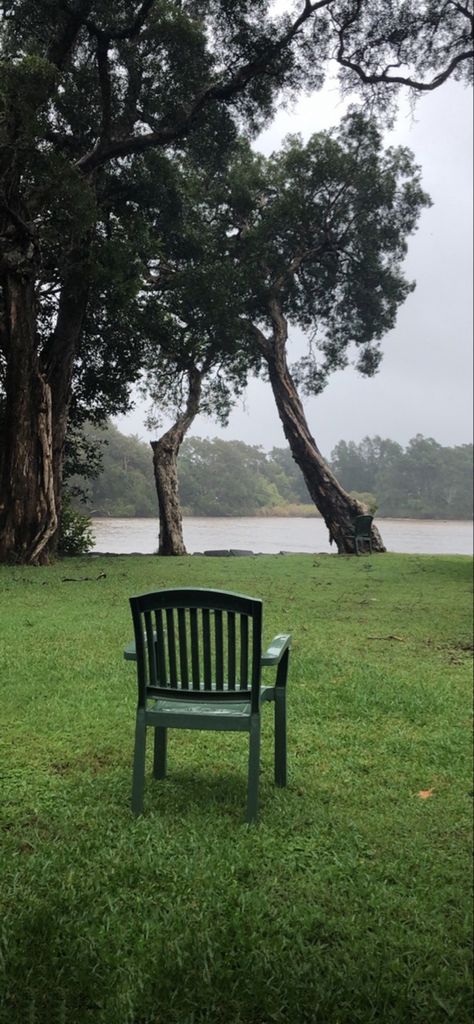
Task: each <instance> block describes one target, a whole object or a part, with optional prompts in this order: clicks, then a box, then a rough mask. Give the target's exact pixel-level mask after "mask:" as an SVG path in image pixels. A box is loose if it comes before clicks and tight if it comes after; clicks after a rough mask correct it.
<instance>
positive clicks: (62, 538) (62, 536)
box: [58, 498, 94, 555]
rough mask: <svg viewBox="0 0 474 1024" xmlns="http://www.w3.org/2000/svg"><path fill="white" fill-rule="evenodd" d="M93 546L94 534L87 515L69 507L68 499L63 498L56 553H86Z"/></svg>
mask: <svg viewBox="0 0 474 1024" xmlns="http://www.w3.org/2000/svg"><path fill="white" fill-rule="evenodd" d="M93 547H94V534H93V532H92V526H91V521H90V518H89V516H86V515H83V513H82V512H77V511H76V509H74V508H71V505H70V502H69V499H68V498H65V499H64V501H63V507H62V512H61V521H60V524H59V542H58V553H59V554H60V555H86V554H87V552H88V551H91V550H92V548H93Z"/></svg>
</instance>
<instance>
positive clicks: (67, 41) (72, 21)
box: [45, 0, 93, 70]
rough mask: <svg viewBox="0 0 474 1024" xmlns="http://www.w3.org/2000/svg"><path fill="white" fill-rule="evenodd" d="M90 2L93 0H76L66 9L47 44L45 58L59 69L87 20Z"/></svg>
mask: <svg viewBox="0 0 474 1024" xmlns="http://www.w3.org/2000/svg"><path fill="white" fill-rule="evenodd" d="M92 4H93V0H77V2H76V3H75V4H74V5H73V7H72V9H70V10H68V12H67V16H66V17H65V18H64V19H63V20H62V23H61V25H60V27H59V29H58V31H57V33H56V35H55V36H54V37H53V39H52V40H51V42H50V43H49V44H48V46H47V49H46V53H45V57H46V60H48V61H49V62H50V64H54V65H55V67H57V68H58V69H59V70H61V69H62V68H63V67H64V64H65V63H66V60H67V58H68V56H69V54H70V52H71V50H72V48H73V46H74V43H75V42H76V39H77V36H78V34H79V32H80V30H81V28H82V26H83V25H84V24H85V22H86V20H87V17H88V15H89V13H90V10H91V7H92Z"/></svg>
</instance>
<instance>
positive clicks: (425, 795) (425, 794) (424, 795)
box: [416, 789, 434, 800]
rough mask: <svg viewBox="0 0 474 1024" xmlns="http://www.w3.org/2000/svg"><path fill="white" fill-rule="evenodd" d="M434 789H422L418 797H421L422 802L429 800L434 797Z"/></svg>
mask: <svg viewBox="0 0 474 1024" xmlns="http://www.w3.org/2000/svg"><path fill="white" fill-rule="evenodd" d="M433 793H434V789H420V792H419V793H417V794H416V795H417V796H419V797H420V800H428V798H429V797H430V796H433Z"/></svg>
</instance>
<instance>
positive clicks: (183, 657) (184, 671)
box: [178, 608, 189, 690]
mask: <svg viewBox="0 0 474 1024" xmlns="http://www.w3.org/2000/svg"><path fill="white" fill-rule="evenodd" d="M178 637H179V663H180V667H181V686H182V688H183V690H189V670H188V647H187V642H186V640H187V638H186V613H185V610H184V608H178Z"/></svg>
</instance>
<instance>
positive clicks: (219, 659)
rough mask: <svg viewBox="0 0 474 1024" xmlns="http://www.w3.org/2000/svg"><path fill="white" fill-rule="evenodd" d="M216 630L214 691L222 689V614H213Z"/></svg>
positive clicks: (217, 612)
mask: <svg viewBox="0 0 474 1024" xmlns="http://www.w3.org/2000/svg"><path fill="white" fill-rule="evenodd" d="M214 621H215V630H216V690H223V689H224V631H223V628H222V612H221V611H220V610H218V609H216V611H215V612H214Z"/></svg>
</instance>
